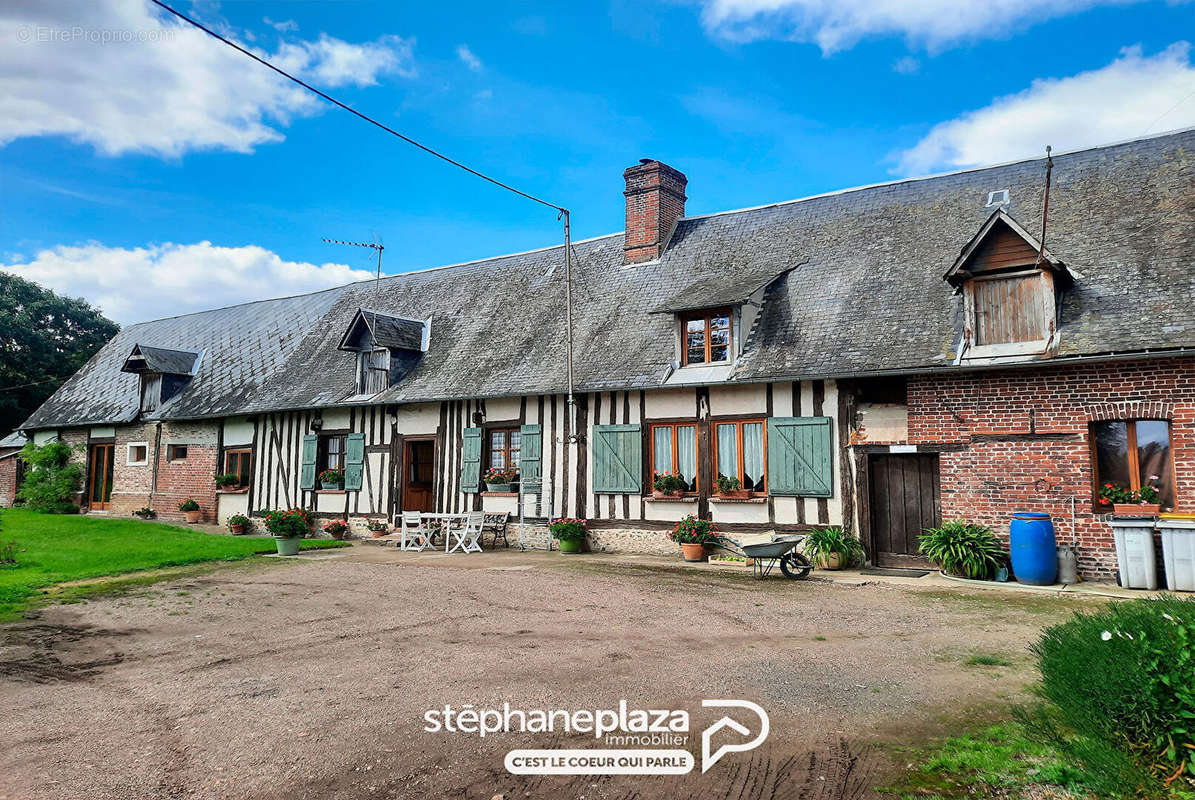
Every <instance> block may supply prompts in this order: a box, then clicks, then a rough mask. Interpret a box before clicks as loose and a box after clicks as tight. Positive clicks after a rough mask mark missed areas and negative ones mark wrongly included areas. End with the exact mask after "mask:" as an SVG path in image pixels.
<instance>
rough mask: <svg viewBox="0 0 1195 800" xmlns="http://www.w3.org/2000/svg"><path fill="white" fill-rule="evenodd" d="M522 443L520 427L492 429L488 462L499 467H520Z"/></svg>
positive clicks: (488, 448)
mask: <svg viewBox="0 0 1195 800" xmlns="http://www.w3.org/2000/svg"><path fill="white" fill-rule="evenodd" d="M520 445H521V436H520V434H519V429H518V428H505V429H502V430H491V431H490V432H489V440H488V445H487V447H486V450H487V452H488V457H489V460H488V461H487V464H488V465H489V466H491V467H496V468H498V469H506V468H507V467H513V468H514V469H518V468H519V447H520Z"/></svg>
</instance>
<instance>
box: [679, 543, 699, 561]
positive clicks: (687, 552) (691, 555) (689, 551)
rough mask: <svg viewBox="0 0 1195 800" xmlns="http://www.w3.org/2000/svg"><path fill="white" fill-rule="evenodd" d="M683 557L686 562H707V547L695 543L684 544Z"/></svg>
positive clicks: (682, 548)
mask: <svg viewBox="0 0 1195 800" xmlns="http://www.w3.org/2000/svg"><path fill="white" fill-rule="evenodd" d="M680 552H681V555H682V556H684V558H685V561H705V545H703V544H700V543H694V542H682V543H681V546H680Z"/></svg>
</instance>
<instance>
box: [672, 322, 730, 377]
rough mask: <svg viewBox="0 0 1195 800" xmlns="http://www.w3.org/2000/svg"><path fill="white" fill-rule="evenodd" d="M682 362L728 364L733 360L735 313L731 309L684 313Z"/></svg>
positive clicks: (686, 363) (682, 323)
mask: <svg viewBox="0 0 1195 800" xmlns="http://www.w3.org/2000/svg"><path fill="white" fill-rule="evenodd" d="M680 320H681V336H682V343H683V345H682V346H683V351H684V352H683V353H682V361H681V363H682V364H685V365H688V364H725V363H727V362H729V361H730V358H731V354H732V353H733V352H734V350H733V349H732V341H731V338H732V337H731V313H730V311H729V310H728V309H718V310H716V311H699V312H690V313H687V314H682V315H681V318H680Z"/></svg>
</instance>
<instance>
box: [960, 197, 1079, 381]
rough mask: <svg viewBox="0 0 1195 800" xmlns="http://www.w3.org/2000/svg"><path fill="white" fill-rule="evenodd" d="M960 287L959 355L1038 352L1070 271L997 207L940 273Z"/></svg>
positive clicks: (1052, 335) (1048, 339) (1050, 333)
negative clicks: (961, 323)
mask: <svg viewBox="0 0 1195 800" xmlns="http://www.w3.org/2000/svg"><path fill="white" fill-rule="evenodd" d="M943 278H945V280H946V281H947V282H949V283H950V285H951V286H953V287H955V291H957V292H960V293H962V295H963V300H964V309H965V323H964V331H963V336H964V339H963V348H964V351H963V353H962V354H961V359H963V360H966V359H984V358H1008V357H1016V356H1037V357H1042V356H1045V355H1047V354H1048V352H1049V351H1052V350H1053V349H1054V348H1055V346H1056V343H1057V336H1058V300H1059V297H1060V296H1061V291H1062V290H1064V289H1065V288H1067V287H1068V286H1069V285H1070V283H1071V280H1072V279H1071V275H1070V273H1069V272H1068V271H1067V269H1066V266H1065V265H1064V264H1063V263H1062V262H1061V261H1059V260H1058V259H1057V258H1055V257H1054V255H1053V254H1052V253H1051V252H1050V251H1049V250H1047V249H1045V248H1043V247H1042V246H1041V243H1040V242H1039V241H1038V240H1037V239H1036V238H1034V236H1033V235H1032V234H1030V233H1029V232H1028V231H1027V230H1025V228H1023V227H1022V226H1021V225H1020V224H1018V223H1017V221H1016V220H1015V219H1013V218H1012V217H1011V216H1009V215H1008V214H1007V213H1006V212H1005V211H1004V210H1002V209H1001V210H997V211H996V212H994V213H993V214H992V215H991V216H990V217H988V219H987V222H985V223H984V224H983V226H982V227H981V228H980V229H979V232H978V233H976V234H975V236H973V237H972V238H971V241H969V242H968V243H967V244H966V246H965V247H963V249H962V252H961V253H960V254H959V257H958V258H957V259H956V260H955V262H954V264H953V265H952V266H951V268H950V269H949V270H948V271H947V272H946V274H945V275H944V276H943Z"/></svg>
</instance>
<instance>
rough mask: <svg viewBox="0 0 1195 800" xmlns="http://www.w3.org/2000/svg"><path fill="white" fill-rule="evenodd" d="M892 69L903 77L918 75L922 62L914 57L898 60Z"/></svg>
mask: <svg viewBox="0 0 1195 800" xmlns="http://www.w3.org/2000/svg"><path fill="white" fill-rule="evenodd" d="M892 69H893V70H894V71H896V72H898V73H900V74H901V75H916V74H917V73H918V72H920V71H921V62H920V61H918V60H917V59H915V58H913V57H912V56H905V57H904V58H898V59H896V62H895V63H894V64H893V65H892Z"/></svg>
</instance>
